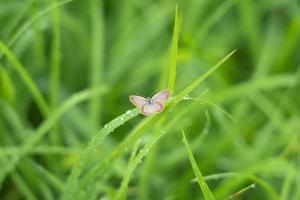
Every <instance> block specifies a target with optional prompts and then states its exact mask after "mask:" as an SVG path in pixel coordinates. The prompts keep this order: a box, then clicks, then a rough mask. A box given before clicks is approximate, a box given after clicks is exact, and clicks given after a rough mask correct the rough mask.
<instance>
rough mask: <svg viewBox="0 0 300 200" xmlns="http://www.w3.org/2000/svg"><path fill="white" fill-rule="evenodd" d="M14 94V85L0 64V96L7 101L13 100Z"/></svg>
mask: <svg viewBox="0 0 300 200" xmlns="http://www.w3.org/2000/svg"><path fill="white" fill-rule="evenodd" d="M15 95H16V91H15V86H14V84H13V82H12V80H11V78H10V77H9V75H8V73H7V72H6V70H5V68H4V67H3V66H2V65H1V64H0V97H2V98H4V99H5V100H6V101H8V102H13V101H14V99H15Z"/></svg>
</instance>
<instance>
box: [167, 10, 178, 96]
mask: <svg viewBox="0 0 300 200" xmlns="http://www.w3.org/2000/svg"><path fill="white" fill-rule="evenodd" d="M178 35H179V16H178V6H177V5H176V8H175V22H174V30H173V39H172V44H171V63H170V67H169V83H168V88H169V90H170V94H171V96H172V95H173V93H174V87H175V80H176V63H177V51H178Z"/></svg>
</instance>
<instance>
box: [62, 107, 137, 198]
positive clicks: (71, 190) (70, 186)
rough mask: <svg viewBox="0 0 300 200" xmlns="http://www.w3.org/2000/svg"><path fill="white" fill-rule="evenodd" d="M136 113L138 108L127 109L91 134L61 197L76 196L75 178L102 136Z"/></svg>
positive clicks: (102, 138)
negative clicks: (91, 136)
mask: <svg viewBox="0 0 300 200" xmlns="http://www.w3.org/2000/svg"><path fill="white" fill-rule="evenodd" d="M138 114H140V111H139V109H138V108H135V109H132V110H128V111H127V112H126V113H124V114H122V115H120V116H118V117H116V118H115V119H113V120H112V121H110V122H109V123H107V124H106V125H105V126H104V127H103V128H102V129H100V131H98V133H96V134H95V135H94V136H93V138H92V139H91V140H90V142H89V144H88V145H87V147H86V148H85V150H84V152H83V154H82V156H81V159H80V160H79V162H78V163H77V164H76V165H75V166H74V167H73V169H72V172H71V174H70V176H69V178H68V183H67V186H66V188H65V191H64V193H63V196H62V199H72V198H74V196H76V195H75V194H76V192H78V191H77V186H78V185H77V182H78V181H77V179H78V177H79V176H80V173H81V172H82V171H83V170H84V167H85V163H86V161H88V160H89V158H90V157H91V155H93V153H94V152H95V151H96V149H97V147H98V145H99V144H100V143H101V142H102V140H104V138H105V137H106V136H108V135H109V134H110V133H112V132H113V131H114V130H115V129H116V128H118V127H119V126H121V125H123V124H124V123H126V122H127V121H129V120H130V119H132V118H134V117H136V116H137V115H138Z"/></svg>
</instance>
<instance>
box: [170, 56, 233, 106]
mask: <svg viewBox="0 0 300 200" xmlns="http://www.w3.org/2000/svg"><path fill="white" fill-rule="evenodd" d="M235 52H236V50H234V51H232V52H231V53H229V54H228V55H227V56H225V57H224V58H223V59H221V60H220V61H219V62H218V63H216V64H215V65H213V66H212V67H211V68H209V69H208V70H207V71H206V72H205V73H204V74H202V75H201V76H199V77H198V78H197V79H196V80H194V81H193V82H192V83H191V84H190V85H189V86H187V87H186V88H185V89H184V90H182V91H181V92H180V93H179V94H178V95H176V96H175V97H174V99H173V100H172V101H171V102H170V106H172V107H173V106H175V105H176V104H177V103H178V102H179V101H181V100H182V99H183V98H184V97H185V96H187V95H188V94H189V93H191V92H192V91H193V90H194V89H195V88H196V87H197V86H198V85H199V84H200V83H201V82H202V81H204V80H205V79H206V78H207V77H208V76H209V75H211V74H212V73H213V72H214V71H216V70H217V69H218V68H219V67H220V66H221V65H222V64H223V63H224V62H225V61H226V60H227V59H228V58H229V57H230V56H232V54H234V53H235Z"/></svg>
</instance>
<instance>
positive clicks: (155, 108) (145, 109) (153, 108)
mask: <svg viewBox="0 0 300 200" xmlns="http://www.w3.org/2000/svg"><path fill="white" fill-rule="evenodd" d="M163 109H164V106H163V105H162V104H161V103H160V102H153V103H151V104H149V103H146V104H144V105H143V106H142V107H141V113H142V114H143V115H146V116H148V115H152V114H154V113H158V112H161V111H162V110H163Z"/></svg>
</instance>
